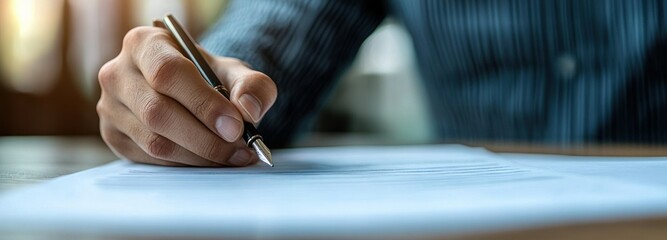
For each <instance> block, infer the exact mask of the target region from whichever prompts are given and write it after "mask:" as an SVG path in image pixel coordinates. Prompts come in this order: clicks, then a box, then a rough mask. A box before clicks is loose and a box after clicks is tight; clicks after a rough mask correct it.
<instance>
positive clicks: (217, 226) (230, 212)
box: [0, 145, 667, 238]
mask: <svg viewBox="0 0 667 240" xmlns="http://www.w3.org/2000/svg"><path fill="white" fill-rule="evenodd" d="M505 158H507V156H504V157H499V156H497V155H494V154H491V153H488V152H486V151H484V150H480V149H472V148H467V147H462V146H449V145H441V146H412V147H340V148H313V149H294V150H283V151H277V152H275V153H274V162H275V164H276V166H275V167H274V168H271V167H268V166H265V165H262V164H258V165H256V166H252V167H247V168H224V169H212V168H173V167H158V166H148V165H139V164H133V163H130V162H128V161H123V160H121V161H117V162H114V163H111V164H109V165H105V166H102V167H98V168H95V169H91V170H87V171H84V172H80V173H77V174H73V175H70V176H65V177H62V178H58V179H56V180H54V181H50V182H47V183H44V184H40V185H38V186H35V187H32V188H27V189H23V190H20V191H16V192H12V193H9V194H5V195H4V196H2V197H0V230H2V229H5V230H7V229H9V230H17V229H19V230H21V229H23V230H30V231H38V230H43V231H65V232H75V233H76V232H93V233H113V234H121V235H147V236H202V237H210V236H225V237H246V238H256V237H260V238H273V237H275V238H294V237H355V236H366V237H368V236H376V237H377V236H379V237H381V236H392V237H400V236H406V237H407V236H415V235H424V236H431V235H451V234H466V233H471V232H480V231H482V232H489V231H496V230H509V229H516V228H529V227H536V226H544V225H549V224H561V223H576V222H584V221H594V220H600V219H610V218H613V219H623V218H635V217H648V216H658V215H660V216H662V215H666V214H667V184H665V185H656V184H642V183H641V182H637V181H626V180H624V178H613V176H585V175H579V174H573V173H568V172H567V171H553V170H546V169H539V168H535V166H533V167H528V166H526V164H523V163H518V164H517V163H515V162H513V161H508V160H506V159H505ZM662 162H663V165H662V166H663V167H664V166H667V161H665V160H664V159H662ZM628 164H631V163H628ZM665 175H667V174H665ZM664 178H665V177H663V179H664ZM664 182H667V181H664Z"/></svg>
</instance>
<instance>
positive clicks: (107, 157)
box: [0, 137, 667, 239]
mask: <svg viewBox="0 0 667 240" xmlns="http://www.w3.org/2000/svg"><path fill="white" fill-rule="evenodd" d="M470 145H478V146H479V145H480V144H470ZM481 145H482V146H485V147H487V148H489V149H492V150H494V151H498V152H517V151H519V152H531V153H561V154H574V155H591V154H592V155H639V156H659V155H662V156H664V155H667V148H663V147H630V146H609V147H606V146H593V147H590V148H574V149H562V148H561V149H559V148H552V147H545V146H516V145H502V144H481ZM116 158H117V157H115V156H114V155H113V153H111V151H110V150H109V149H108V148H107V147H106V146H105V145H104V143H103V142H102V140H101V139H99V137H1V138H0V193H2V192H5V191H8V190H10V189H16V188H20V187H24V186H27V185H30V184H35V183H38V182H41V181H44V180H48V179H51V178H54V177H57V176H61V175H64V174H69V173H72V172H76V171H80V170H84V169H87V168H91V167H94V166H98V165H101V164H104V163H107V162H110V161H113V160H114V159H116ZM2 236H5V237H6V236H7V235H2ZM9 236H10V238H13V236H14V235H9ZM17 237H20V238H22V239H26V238H25V236H24V235H23V233H22V234H21V235H18V236H17ZM50 237H53V238H59V237H54V236H32V235H31V234H30V233H28V236H27V239H32V238H36V239H45V238H47V239H48V238H50ZM60 237H62V238H76V237H84V238H93V239H109V238H110V237H108V236H95V235H93V236H88V235H87V236H67V237H64V236H60ZM111 238H112V239H116V238H113V237H111ZM453 238H454V239H665V238H667V218H658V219H640V220H633V221H622V222H614V221H610V222H598V223H587V224H576V225H568V226H555V227H548V228H540V229H528V230H521V231H509V232H501V233H497V232H496V233H480V234H476V235H469V236H454V237H453ZM142 239H145V238H142Z"/></svg>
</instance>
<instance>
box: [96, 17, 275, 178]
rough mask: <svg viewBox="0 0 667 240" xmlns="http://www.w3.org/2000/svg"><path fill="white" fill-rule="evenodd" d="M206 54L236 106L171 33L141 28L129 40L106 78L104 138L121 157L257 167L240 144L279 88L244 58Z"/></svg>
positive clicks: (100, 107) (100, 106) (100, 108)
mask: <svg viewBox="0 0 667 240" xmlns="http://www.w3.org/2000/svg"><path fill="white" fill-rule="evenodd" d="M202 52H203V53H204V55H205V56H206V57H207V60H208V62H209V64H210V65H211V67H212V68H213V69H214V71H216V74H217V75H218V77H219V78H220V81H222V82H223V84H224V85H225V86H226V87H227V88H228V89H229V90H230V99H231V100H227V99H226V98H225V97H224V96H222V95H221V94H220V93H218V92H216V91H215V90H214V89H213V88H212V87H211V86H209V85H208V83H206V82H205V81H204V79H203V78H202V76H201V75H200V74H199V72H198V71H197V69H196V68H195V66H194V64H193V63H192V62H190V60H188V59H187V58H186V57H185V56H183V55H182V54H181V53H180V52H179V50H178V47H177V45H176V43H174V42H173V40H172V38H171V36H170V35H169V32H168V31H167V30H165V29H162V28H158V27H137V28H134V29H132V30H131V31H129V32H128V33H127V34H126V35H125V38H124V40H123V48H122V50H121V52H120V54H119V55H118V56H117V57H116V58H114V59H112V60H111V61H109V62H107V63H106V64H105V65H104V66H102V68H101V69H100V72H99V83H100V87H101V88H102V95H101V97H100V100H99V101H98V103H97V113H98V115H99V117H100V132H101V135H102V139H104V141H105V142H106V144H107V145H109V147H110V148H111V150H112V151H114V153H115V154H116V155H118V156H119V157H123V158H126V159H129V160H132V161H135V162H140V163H149V164H158V165H167V166H202V167H203V166H206V167H217V166H246V165H250V164H254V163H255V162H257V160H258V159H257V156H256V155H255V153H254V152H252V151H251V149H250V148H248V147H247V146H246V145H245V143H244V141H243V139H240V136H241V134H242V133H243V120H245V121H248V122H251V123H254V124H257V123H259V121H260V120H261V119H262V117H263V116H264V114H265V113H266V111H267V110H268V109H269V108H270V107H271V106H272V105H273V103H274V101H275V99H276V96H277V90H276V85H275V83H274V82H273V80H271V79H270V78H269V77H268V76H266V75H265V74H263V73H261V72H258V71H254V70H252V69H250V68H248V66H247V65H245V64H244V63H243V62H242V61H240V60H238V59H233V58H225V57H214V56H212V55H210V54H207V53H206V52H204V51H202Z"/></svg>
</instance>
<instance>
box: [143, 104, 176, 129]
mask: <svg viewBox="0 0 667 240" xmlns="http://www.w3.org/2000/svg"><path fill="white" fill-rule="evenodd" d="M140 116H141V119H142V121H143V122H144V123H145V124H146V125H147V126H148V128H149V129H151V130H154V131H155V130H158V129H162V128H163V127H164V126H166V125H167V123H168V120H169V118H170V111H169V106H168V104H167V102H166V100H165V99H163V98H162V97H159V96H153V97H149V98H148V100H146V103H145V104H144V106H143V109H142V111H141V114H140Z"/></svg>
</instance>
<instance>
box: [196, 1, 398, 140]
mask: <svg viewBox="0 0 667 240" xmlns="http://www.w3.org/2000/svg"><path fill="white" fill-rule="evenodd" d="M385 15H386V13H385V6H384V4H383V2H382V1H372V0H370V1H365V0H356V1H355V0H350V1H347V0H312V1H303V0H241V1H232V2H231V3H230V4H229V6H228V9H227V10H226V13H225V14H223V16H222V17H221V19H220V20H219V21H218V22H217V23H216V24H215V25H214V26H213V27H212V28H211V29H210V30H209V31H208V32H207V33H206V34H205V35H204V38H203V40H202V42H201V44H202V45H203V46H204V48H206V49H207V50H208V51H210V52H212V53H214V54H217V55H220V56H226V57H234V58H238V59H241V60H243V61H245V62H247V63H249V64H250V65H251V66H252V67H253V68H254V69H255V70H258V71H261V72H264V73H265V74H267V75H268V76H270V77H271V78H272V79H273V80H274V81H275V82H276V85H277V87H278V99H277V100H276V103H275V104H274V106H273V107H272V108H271V110H269V112H267V114H266V116H265V117H264V118H263V120H262V123H261V124H260V126H259V130H260V131H262V133H263V135H264V138H265V141H266V142H267V144H268V145H269V146H270V147H282V146H287V145H288V144H289V143H290V142H291V141H292V140H293V139H294V137H295V136H296V134H297V133H298V132H299V130H303V128H304V125H306V123H307V121H308V120H309V119H310V118H312V116H313V113H314V112H315V110H317V109H318V107H319V106H320V105H322V102H323V100H324V97H326V96H327V95H328V92H329V90H330V89H331V87H332V85H333V82H334V80H335V79H336V78H337V77H338V76H339V75H340V74H341V72H342V70H344V69H345V68H346V67H347V66H349V64H350V62H351V61H352V59H353V58H354V56H355V55H356V53H357V51H358V49H359V46H360V45H361V44H362V42H363V41H364V39H366V37H368V35H370V34H371V33H372V32H373V30H374V29H375V28H376V27H377V26H378V24H379V23H380V22H381V21H382V20H383V19H384V17H385Z"/></svg>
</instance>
